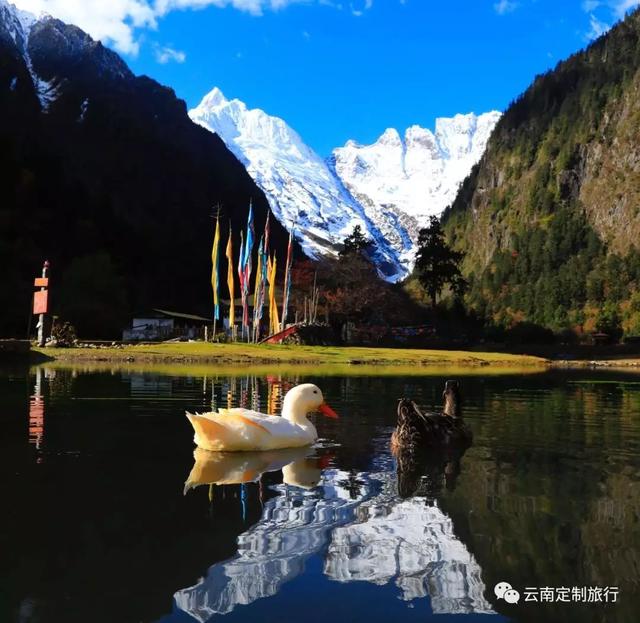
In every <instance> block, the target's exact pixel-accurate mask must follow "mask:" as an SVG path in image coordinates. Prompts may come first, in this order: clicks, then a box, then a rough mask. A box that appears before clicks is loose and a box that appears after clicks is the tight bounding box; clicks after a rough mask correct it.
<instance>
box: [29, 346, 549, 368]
mask: <svg viewBox="0 0 640 623" xmlns="http://www.w3.org/2000/svg"><path fill="white" fill-rule="evenodd" d="M33 350H34V352H37V353H41V354H42V355H44V356H46V357H49V358H52V359H54V360H55V361H57V362H61V363H62V362H73V363H82V362H85V363H89V362H102V363H105V364H107V366H106V367H108V364H109V363H115V362H117V363H119V364H126V365H127V366H129V365H135V366H139V365H140V364H143V365H144V367H145V369H149V365H148V364H153V366H154V367H155V366H157V365H160V366H163V367H164V366H166V367H169V368H171V369H172V370H174V369H176V368H179V367H181V366H185V365H188V367H190V368H191V367H194V366H195V367H200V366H204V367H205V368H206V369H207V370H209V374H211V371H212V370H220V371H221V372H222V371H224V372H223V373H224V374H229V373H230V372H232V370H230V369H231V368H233V369H234V370H237V371H238V372H239V373H240V374H246V373H248V369H251V370H252V373H255V372H253V371H254V370H257V369H263V370H264V372H265V373H268V372H273V371H274V366H275V367H277V369H278V370H281V369H283V368H285V367H286V368H289V369H291V370H295V372H296V373H299V374H303V372H302V370H303V369H306V370H307V371H309V372H310V373H312V374H318V373H322V371H320V370H319V369H318V368H319V367H322V368H323V369H324V368H325V367H327V368H331V369H332V373H333V374H346V373H350V374H354V373H355V374H360V373H362V374H365V373H366V374H370V373H372V372H371V371H370V370H368V369H369V368H373V369H374V370H375V372H373V373H375V374H381V373H384V372H383V370H384V369H385V368H394V369H395V371H394V373H395V374H398V373H405V374H424V372H425V368H432V367H433V368H439V369H450V368H452V367H455V368H458V367H463V368H481V369H483V370H484V371H485V372H486V371H487V368H489V367H491V368H494V367H495V368H500V369H510V371H512V372H513V371H515V370H514V368H518V369H531V368H536V369H540V368H543V367H545V366H546V365H547V363H548V362H547V360H545V359H542V358H539V357H532V356H528V355H512V354H506V353H482V352H473V351H449V350H427V349H402V348H365V347H340V346H282V345H266V344H264V345H263V344H238V343H236V344H209V343H204V342H180V343H171V344H142V345H136V346H125V347H123V348H115V347H108V348H99V349H85V348H74V349H65V348H43V349H38V348H35V349H33ZM119 367H121V366H119ZM398 368H401V369H402V371H400V370H399V369H398Z"/></svg>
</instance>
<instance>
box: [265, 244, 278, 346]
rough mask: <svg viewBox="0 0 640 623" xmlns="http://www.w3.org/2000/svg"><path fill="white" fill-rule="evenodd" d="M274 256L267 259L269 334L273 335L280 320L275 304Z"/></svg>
mask: <svg viewBox="0 0 640 623" xmlns="http://www.w3.org/2000/svg"><path fill="white" fill-rule="evenodd" d="M276 262H277V260H276V254H275V253H274V254H273V260H272V259H271V258H269V269H268V271H267V272H268V275H269V333H271V334H274V333H277V332H278V331H279V328H280V319H279V318H278V305H277V303H276V268H277V266H276Z"/></svg>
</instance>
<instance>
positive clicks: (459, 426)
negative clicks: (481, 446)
mask: <svg viewBox="0 0 640 623" xmlns="http://www.w3.org/2000/svg"><path fill="white" fill-rule="evenodd" d="M443 397H444V398H445V406H444V409H443V412H442V413H424V412H423V411H422V410H421V409H420V408H419V407H418V405H416V403H415V402H413V401H412V400H408V399H406V398H403V399H402V400H400V403H399V404H398V424H397V426H396V430H395V431H394V432H393V435H392V436H391V445H392V447H393V448H394V449H405V450H406V449H411V448H419V447H423V446H438V447H446V446H449V445H465V444H466V445H469V444H471V442H472V440H473V435H472V433H471V429H470V428H469V427H468V426H467V424H466V422H465V421H464V420H463V418H462V409H461V403H460V395H459V388H458V383H457V382H456V381H447V383H446V385H445V390H444V393H443Z"/></svg>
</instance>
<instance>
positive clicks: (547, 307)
mask: <svg viewBox="0 0 640 623" xmlns="http://www.w3.org/2000/svg"><path fill="white" fill-rule="evenodd" d="M443 222H444V225H445V228H446V231H447V234H448V237H449V239H450V241H452V243H453V245H454V246H455V247H456V248H457V249H459V250H462V251H464V252H465V253H466V259H465V264H464V271H465V274H466V276H467V277H468V279H469V282H470V290H469V292H468V295H467V296H468V300H469V303H470V304H471V305H472V307H474V308H475V309H476V310H478V311H479V312H480V313H482V314H484V315H486V317H488V318H491V319H493V320H494V321H495V322H497V323H498V324H502V325H511V324H513V323H515V322H518V321H530V322H535V323H538V324H541V325H545V326H547V327H549V328H552V329H555V330H561V329H565V328H574V329H575V328H578V329H579V330H580V329H582V330H593V329H596V328H597V329H600V330H604V331H610V332H616V331H617V332H619V331H620V330H621V329H624V331H625V332H626V333H627V334H636V335H638V334H640V251H639V250H638V248H639V245H640V11H639V10H636V11H634V12H633V13H631V14H629V15H628V16H627V17H626V18H625V19H624V20H623V21H622V22H620V23H619V24H617V25H616V26H615V27H614V28H613V29H612V30H611V31H609V32H608V33H607V34H605V35H604V36H602V37H600V38H599V39H598V40H596V41H594V42H593V43H592V44H591V45H590V46H589V47H588V48H587V49H585V50H584V51H581V52H579V53H577V54H575V55H573V56H571V57H570V58H569V59H567V60H566V61H563V62H561V63H559V64H558V66H557V67H556V68H555V69H554V70H553V71H550V72H548V73H547V74H545V75H542V76H538V77H537V78H536V79H535V81H534V82H533V84H532V85H531V86H530V87H529V89H528V90H527V91H525V93H523V94H522V95H521V96H520V97H519V98H518V99H517V100H516V101H515V102H513V104H512V105H511V106H510V107H509V108H508V110H507V111H506V112H505V114H504V115H503V117H502V118H501V119H500V121H499V122H498V124H497V126H496V129H495V131H494V133H493V134H492V136H491V138H490V140H489V143H488V146H487V151H486V152H485V154H484V156H483V158H482V159H481V161H480V163H479V164H478V165H477V166H476V167H474V169H473V171H472V173H471V175H470V176H469V177H468V178H467V179H466V181H465V182H464V184H463V185H462V187H461V189H460V192H459V194H458V196H457V198H456V200H455V201H454V203H453V204H452V206H451V207H450V208H449V209H448V210H447V211H446V212H445V214H444V215H443Z"/></svg>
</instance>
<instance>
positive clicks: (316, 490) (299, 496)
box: [174, 448, 379, 623]
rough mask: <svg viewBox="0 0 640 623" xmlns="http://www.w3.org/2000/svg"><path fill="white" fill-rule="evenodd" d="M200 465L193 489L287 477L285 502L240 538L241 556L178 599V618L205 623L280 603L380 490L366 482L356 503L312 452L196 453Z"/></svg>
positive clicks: (275, 503) (190, 483)
mask: <svg viewBox="0 0 640 623" xmlns="http://www.w3.org/2000/svg"><path fill="white" fill-rule="evenodd" d="M195 459H196V461H195V464H194V466H193V469H192V470H191V473H190V474H189V477H188V479H187V484H186V485H185V489H186V490H189V489H191V488H193V487H197V486H199V485H203V484H230V483H246V482H249V481H254V480H256V479H257V478H258V477H259V475H260V474H261V473H264V471H275V470H278V469H281V470H282V477H283V484H282V485H276V486H275V487H274V489H275V490H276V491H277V492H278V493H280V495H279V496H277V497H275V498H271V499H269V500H267V501H266V502H265V504H264V508H263V511H262V517H261V519H260V521H259V522H258V523H257V524H255V525H254V526H253V527H252V528H250V529H249V530H247V531H246V532H244V533H243V534H241V535H240V536H239V537H238V553H237V554H236V556H234V557H233V558H231V559H230V560H227V561H225V562H221V563H217V564H214V565H213V566H212V567H210V568H209V571H208V573H207V575H206V577H205V578H203V579H202V580H201V581H200V582H198V583H197V584H196V585H194V586H192V587H190V588H185V589H183V590H180V591H178V592H177V593H175V595H174V602H175V606H176V609H177V610H178V613H177V614H179V612H180V611H181V612H186V613H188V614H189V615H190V616H192V617H193V618H195V619H196V620H198V621H202V622H203V623H204V621H208V620H209V619H210V618H211V617H212V616H214V615H215V614H226V613H228V612H231V611H232V610H233V609H234V608H235V607H236V606H238V605H246V604H250V603H252V602H254V601H256V600H258V599H262V598H265V597H269V596H271V595H275V594H276V593H277V592H278V591H279V589H280V587H281V586H282V585H283V584H284V583H286V582H288V581H290V580H292V579H293V578H295V577H296V576H298V575H300V574H301V573H302V572H303V571H304V566H305V561H306V560H307V559H308V558H309V557H310V556H312V555H313V554H315V553H317V552H319V551H320V550H322V549H323V548H325V547H326V545H327V543H328V542H329V541H330V538H331V530H333V529H334V528H335V527H336V526H340V525H344V524H346V523H348V522H350V521H352V520H353V518H354V515H355V513H354V510H355V509H356V507H357V505H358V504H359V503H361V502H362V501H363V500H364V499H366V498H367V497H371V496H372V495H373V494H374V493H375V492H376V491H377V490H379V484H378V483H377V482H376V481H375V480H374V479H372V478H370V477H369V476H367V475H364V474H358V477H359V478H360V479H361V480H362V481H363V486H362V487H361V490H360V493H359V495H358V496H357V497H356V498H355V499H354V498H352V494H350V492H349V491H347V490H346V489H344V488H343V487H342V486H341V485H340V484H339V482H341V481H344V480H345V479H348V477H349V474H347V473H346V472H343V471H340V470H337V469H324V468H325V467H326V459H323V458H318V457H313V456H309V449H308V448H294V449H287V450H278V451H273V452H255V453H242V454H241V453H214V452H206V451H202V452H201V451H198V450H196V452H195Z"/></svg>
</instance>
